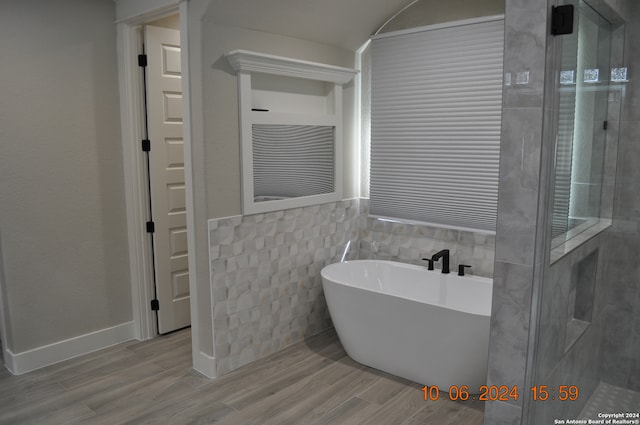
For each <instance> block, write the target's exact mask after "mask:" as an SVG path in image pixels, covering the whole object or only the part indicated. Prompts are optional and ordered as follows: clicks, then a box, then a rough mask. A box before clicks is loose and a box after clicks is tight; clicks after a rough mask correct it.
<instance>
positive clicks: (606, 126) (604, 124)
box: [602, 120, 609, 130]
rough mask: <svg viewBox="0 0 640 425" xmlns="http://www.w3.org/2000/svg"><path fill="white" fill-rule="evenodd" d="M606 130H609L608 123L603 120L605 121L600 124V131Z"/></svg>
mask: <svg viewBox="0 0 640 425" xmlns="http://www.w3.org/2000/svg"><path fill="white" fill-rule="evenodd" d="M607 128H609V121H606V120H605V121H603V122H602V129H603V130H606V129H607Z"/></svg>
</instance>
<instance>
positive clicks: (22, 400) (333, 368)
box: [0, 330, 483, 425]
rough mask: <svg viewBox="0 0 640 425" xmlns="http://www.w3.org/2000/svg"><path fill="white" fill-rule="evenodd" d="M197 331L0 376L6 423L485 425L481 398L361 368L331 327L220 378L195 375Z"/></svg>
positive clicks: (0, 417)
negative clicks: (439, 395)
mask: <svg viewBox="0 0 640 425" xmlns="http://www.w3.org/2000/svg"><path fill="white" fill-rule="evenodd" d="M190 338H191V334H190V331H189V330H185V331H180V332H177V333H174V334H171V335H168V336H164V337H159V338H156V339H153V340H151V341H145V342H137V341H132V342H129V343H126V344H122V345H119V346H116V347H112V348H109V349H106V350H102V351H100V352H97V353H93V354H89V355H86V356H83V357H80V358H77V359H73V360H69V361H66V362H64V363H60V364H58V365H53V366H50V367H47V368H44V369H41V370H38V371H34V372H31V373H28V374H25V375H21V376H12V375H11V374H10V373H9V372H8V371H7V370H6V369H4V367H1V369H2V370H0V424H44V425H50V424H65V425H67V424H108V425H114V424H218V425H270V424H274V425H289V424H291V425H301V424H309V425H330V424H331V425H357V424H363V425H364V424H366V425H378V424H379V425H424V424H438V425H447V424H465V425H473V424H478V425H480V424H482V422H483V405H482V404H481V403H479V402H452V401H450V400H444V399H441V400H438V401H424V400H423V393H422V391H421V387H422V386H421V385H418V384H416V383H413V382H409V381H407V380H404V379H400V378H396V377H393V376H391V375H388V374H386V373H383V372H380V371H377V370H375V369H371V368H368V367H366V366H363V365H360V364H358V363H356V362H354V361H353V360H351V359H350V358H349V357H347V356H346V354H345V352H344V350H343V349H342V346H341V345H340V342H339V341H338V339H337V337H336V335H335V333H334V332H333V331H328V332H325V333H323V334H320V335H317V336H314V337H312V338H310V339H308V340H306V341H304V342H301V343H298V344H295V345H293V346H291V347H289V348H287V349H285V350H282V351H280V352H278V353H276V354H274V355H272V356H270V357H268V358H265V359H262V360H259V361H257V362H254V363H252V364H250V365H248V366H245V367H243V368H240V369H238V370H236V371H234V372H231V373H229V374H227V375H225V376H222V377H220V378H218V379H214V380H210V379H207V378H205V377H203V376H202V375H199V374H198V373H197V372H195V371H193V370H192V369H191V342H190Z"/></svg>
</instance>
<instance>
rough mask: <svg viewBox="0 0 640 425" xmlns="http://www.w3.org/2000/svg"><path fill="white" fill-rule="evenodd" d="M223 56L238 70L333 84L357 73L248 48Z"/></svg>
mask: <svg viewBox="0 0 640 425" xmlns="http://www.w3.org/2000/svg"><path fill="white" fill-rule="evenodd" d="M225 56H226V58H227V60H228V61H229V63H230V64H231V66H233V68H234V69H235V70H236V71H239V72H240V71H243V72H261V73H264V74H275V75H284V76H286V77H295V78H306V79H309V80H320V81H329V82H332V83H334V84H345V83H348V82H349V81H351V79H352V78H353V77H354V76H355V75H356V74H357V73H358V71H357V70H355V69H351V68H343V67H341V66H334V65H326V64H323V63H318V62H309V61H304V60H300V59H291V58H287V57H283V56H275V55H268V54H265V53H257V52H251V51H248V50H232V51H230V52H228V53H225Z"/></svg>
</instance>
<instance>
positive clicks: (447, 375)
mask: <svg viewBox="0 0 640 425" xmlns="http://www.w3.org/2000/svg"><path fill="white" fill-rule="evenodd" d="M322 285H323V287H324V294H325V298H326V300H327V305H328V307H329V313H330V314H331V319H332V320H333V324H334V326H335V329H336V332H337V333H338V337H339V338H340V342H342V345H343V346H344V349H345V350H346V352H347V354H348V355H349V356H350V357H351V358H352V359H354V360H356V361H357V362H360V363H363V364H365V365H367V366H371V367H373V368H376V369H380V370H383V371H385V372H388V373H391V374H393V375H397V376H400V377H403V378H406V379H409V380H411V381H414V382H417V383H419V384H423V385H429V386H431V385H437V386H438V388H439V389H440V390H441V391H448V390H449V387H450V386H452V385H458V386H461V385H467V386H468V387H469V392H470V393H477V392H479V387H480V386H481V385H485V384H486V375H487V358H488V352H489V321H490V316H491V294H492V287H493V281H492V279H488V278H482V277H476V276H464V277H459V276H458V275H457V273H456V271H453V270H452V272H451V273H450V274H442V273H440V271H439V270H435V271H427V269H426V267H421V266H414V265H410V264H403V263H397V262H393V261H378V260H357V261H349V262H345V263H336V264H331V265H329V266H327V267H325V268H324V269H322Z"/></svg>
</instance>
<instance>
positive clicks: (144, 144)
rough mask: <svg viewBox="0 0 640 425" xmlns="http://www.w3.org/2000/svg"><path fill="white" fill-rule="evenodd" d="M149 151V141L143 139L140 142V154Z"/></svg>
mask: <svg viewBox="0 0 640 425" xmlns="http://www.w3.org/2000/svg"><path fill="white" fill-rule="evenodd" d="M150 150H151V140H149V139H144V140H143V141H142V152H149V151H150Z"/></svg>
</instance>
